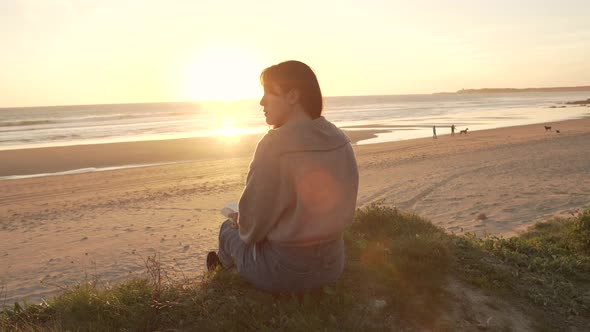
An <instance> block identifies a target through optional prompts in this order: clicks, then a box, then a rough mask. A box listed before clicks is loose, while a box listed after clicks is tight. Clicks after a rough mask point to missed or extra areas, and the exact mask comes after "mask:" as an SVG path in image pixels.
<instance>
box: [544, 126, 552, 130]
mask: <svg viewBox="0 0 590 332" xmlns="http://www.w3.org/2000/svg"><path fill="white" fill-rule="evenodd" d="M543 127H545V131H547V130H549V131H551V126H543Z"/></svg>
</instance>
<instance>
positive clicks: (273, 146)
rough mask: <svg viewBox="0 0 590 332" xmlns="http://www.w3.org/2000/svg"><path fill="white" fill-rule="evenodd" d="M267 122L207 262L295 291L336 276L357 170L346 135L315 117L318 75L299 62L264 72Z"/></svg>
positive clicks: (262, 285)
mask: <svg viewBox="0 0 590 332" xmlns="http://www.w3.org/2000/svg"><path fill="white" fill-rule="evenodd" d="M260 81H261V84H262V86H263V88H264V96H263V97H262V99H261V100H260V105H261V106H262V107H263V111H264V115H265V117H266V123H267V124H269V125H270V126H271V127H272V129H271V130H269V131H268V133H267V134H266V135H265V136H264V137H263V138H262V139H261V140H260V142H259V143H258V146H257V147H256V152H255V153H254V157H253V160H252V162H251V164H250V169H249V171H248V177H247V180H246V186H245V188H244V191H243V192H242V196H241V197H240V200H239V203H238V212H237V213H235V214H233V215H230V219H228V220H226V221H225V222H224V223H223V224H222V225H221V230H220V233H219V253H218V254H216V253H215V252H210V253H209V254H208V256H207V268H208V269H209V270H211V269H214V268H216V266H218V265H219V264H221V265H222V266H223V268H231V267H234V266H235V268H236V270H237V272H238V273H239V274H240V275H241V276H242V277H244V278H245V279H246V280H248V281H249V282H250V283H252V284H253V285H254V286H255V287H257V288H259V289H262V290H265V291H270V292H293V293H301V292H305V291H308V290H314V289H319V288H321V287H322V286H324V285H326V284H329V283H332V282H334V281H336V280H337V279H338V278H339V276H340V274H341V273H342V270H343V268H344V242H343V239H342V234H343V232H344V230H345V229H346V228H347V227H349V226H350V225H351V224H352V221H353V217H354V212H355V208H356V199H357V191H358V185H359V182H358V181H359V174H358V168H357V163H356V159H355V156H354V152H353V150H352V146H351V144H350V141H349V139H348V137H347V136H346V135H345V134H344V133H343V132H342V131H341V130H340V129H338V128H337V127H336V126H335V125H334V124H332V123H330V122H329V121H328V120H326V119H325V118H324V117H323V116H321V113H322V108H323V101H322V93H321V90H320V86H319V83H318V80H317V78H316V75H315V74H314V72H313V71H312V69H311V68H310V67H308V66H307V65H306V64H304V63H302V62H299V61H286V62H282V63H279V64H277V65H274V66H271V67H268V68H266V69H264V70H263V71H262V74H261V75H260Z"/></svg>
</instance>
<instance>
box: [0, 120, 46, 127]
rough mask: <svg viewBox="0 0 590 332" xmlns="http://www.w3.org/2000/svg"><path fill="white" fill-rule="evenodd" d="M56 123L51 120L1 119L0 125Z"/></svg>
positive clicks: (15, 125)
mask: <svg viewBox="0 0 590 332" xmlns="http://www.w3.org/2000/svg"><path fill="white" fill-rule="evenodd" d="M54 123H58V122H57V121H52V120H29V121H26V120H25V121H2V122H0V127H19V126H37V125H46V124H54Z"/></svg>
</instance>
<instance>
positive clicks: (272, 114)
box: [260, 85, 291, 128]
mask: <svg viewBox="0 0 590 332" xmlns="http://www.w3.org/2000/svg"><path fill="white" fill-rule="evenodd" d="M260 106H262V111H263V112H264V116H265V117H266V123H267V124H269V125H271V126H273V127H274V128H278V127H280V126H282V125H284V124H285V123H286V122H287V120H288V119H289V113H290V111H291V107H290V105H289V103H288V102H287V100H286V96H285V94H284V93H283V92H282V91H281V89H280V88H279V87H278V86H277V85H271V86H265V87H264V95H263V96H262V99H260Z"/></svg>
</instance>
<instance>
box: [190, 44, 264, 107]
mask: <svg viewBox="0 0 590 332" xmlns="http://www.w3.org/2000/svg"><path fill="white" fill-rule="evenodd" d="M262 68H263V67H262V65H261V63H260V61H259V60H258V58H257V57H256V56H254V55H253V54H252V52H250V51H248V50H247V49H244V48H239V47H236V46H227V45H226V46H221V45H216V46H209V47H207V48H204V49H202V50H200V51H198V52H196V56H195V58H194V59H193V62H192V64H191V65H190V66H189V68H188V70H187V82H186V89H187V90H188V91H187V95H188V96H189V98H191V99H193V100H216V101H232V100H237V99H246V98H256V97H258V96H259V95H260V93H261V92H260V89H261V88H260V86H259V85H260V84H259V83H258V77H259V76H260V71H261V70H262Z"/></svg>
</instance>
